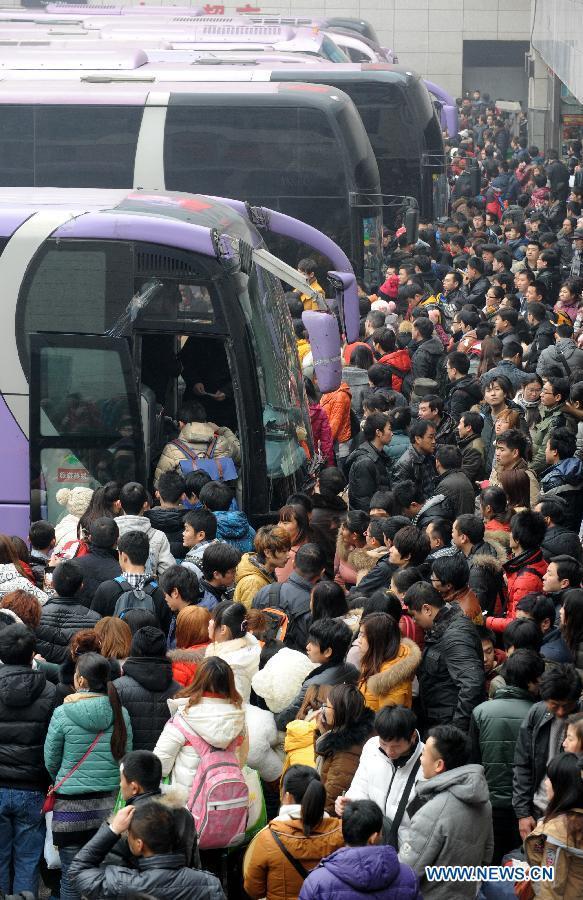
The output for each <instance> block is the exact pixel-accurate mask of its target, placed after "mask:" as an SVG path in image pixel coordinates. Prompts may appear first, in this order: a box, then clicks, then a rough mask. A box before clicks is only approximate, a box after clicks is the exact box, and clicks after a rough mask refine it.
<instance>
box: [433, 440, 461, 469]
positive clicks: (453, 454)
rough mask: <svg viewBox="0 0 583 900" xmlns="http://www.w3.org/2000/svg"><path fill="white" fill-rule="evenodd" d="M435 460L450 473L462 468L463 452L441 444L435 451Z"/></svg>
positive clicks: (449, 445)
mask: <svg viewBox="0 0 583 900" xmlns="http://www.w3.org/2000/svg"><path fill="white" fill-rule="evenodd" d="M435 459H436V460H437V462H438V463H439V464H440V465H441V466H443V468H444V469H446V470H447V471H448V472H449V471H451V470H452V469H461V467H462V454H461V450H459V449H458V447H453V446H452V445H451V444H441V445H440V446H439V447H438V448H437V450H436V451H435Z"/></svg>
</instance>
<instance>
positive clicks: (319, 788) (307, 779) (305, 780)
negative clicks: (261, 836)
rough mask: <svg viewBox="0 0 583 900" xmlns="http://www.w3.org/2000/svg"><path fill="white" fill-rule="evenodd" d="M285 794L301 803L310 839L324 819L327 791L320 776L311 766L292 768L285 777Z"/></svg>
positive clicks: (304, 823) (304, 824)
mask: <svg viewBox="0 0 583 900" xmlns="http://www.w3.org/2000/svg"><path fill="white" fill-rule="evenodd" d="M283 793H289V794H291V795H292V797H293V798H294V800H295V802H296V803H301V807H302V825H303V828H304V834H305V835H306V837H308V836H309V835H310V834H311V832H312V831H313V829H314V828H315V827H316V826H317V825H319V824H320V822H321V821H322V819H323V818H324V809H325V806H326V789H325V787H324V785H323V784H322V782H321V781H320V776H319V775H318V773H317V772H316V770H315V769H313V768H312V767H311V766H300V765H293V766H290V767H289V769H288V770H287V772H286V773H285V775H284V777H283Z"/></svg>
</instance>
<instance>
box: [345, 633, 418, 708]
mask: <svg viewBox="0 0 583 900" xmlns="http://www.w3.org/2000/svg"><path fill="white" fill-rule="evenodd" d="M420 662H421V651H420V650H419V647H418V646H417V644H416V643H414V641H410V640H409V638H402V639H401V644H400V647H399V650H398V652H397V655H396V657H395V658H394V659H389V660H386V661H385V662H384V663H383V664H382V666H381V669H380V672H377V674H376V675H371V677H370V678H368V679H367V680H366V681H365V682H364V684H362V685H361V688H360V689H361V691H362V693H363V695H364V702H365V703H366V705H367V706H368V707H369V708H370V709H373V710H374V711H375V712H377V711H378V710H379V709H382V707H383V706H408V707H411V704H412V702H413V694H412V684H413V678H414V677H415V672H416V670H417V668H418V666H419V663H420Z"/></svg>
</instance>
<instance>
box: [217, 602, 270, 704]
mask: <svg viewBox="0 0 583 900" xmlns="http://www.w3.org/2000/svg"><path fill="white" fill-rule="evenodd" d="M265 624H266V622H265V616H264V614H263V613H262V612H261V611H260V610H258V609H245V607H244V606H243V604H242V603H231V601H230V600H223V601H222V603H219V604H218V605H217V606H215V608H214V609H213V610H212V611H211V620H210V622H209V628H208V635H209V639H210V644H209V645H208V647H207V648H206V651H205V656H206V657H208V656H220V657H221V659H224V660H225V661H226V662H228V663H229V665H230V667H231V668H232V670H233V675H234V677H235V684H236V686H237V690H238V691H239V693H240V694H241V697H242V698H243V700H244V701H245V703H249V698H250V696H251V679H252V678H253V676H254V675H255V673H256V672H258V671H259V657H260V656H261V644H260V643H259V641H258V640H257V638H256V637H255V635H254V634H252V633H251V628H253V630H255V629H260V628H261V626H262V625H263V626H264V625H265Z"/></svg>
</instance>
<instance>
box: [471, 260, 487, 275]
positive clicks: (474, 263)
mask: <svg viewBox="0 0 583 900" xmlns="http://www.w3.org/2000/svg"><path fill="white" fill-rule="evenodd" d="M468 268H472V269H474V270H475V271H476V272H479V273H480V275H483V274H484V261H483V260H482V259H480V257H479V256H470V257H469V259H468Z"/></svg>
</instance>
